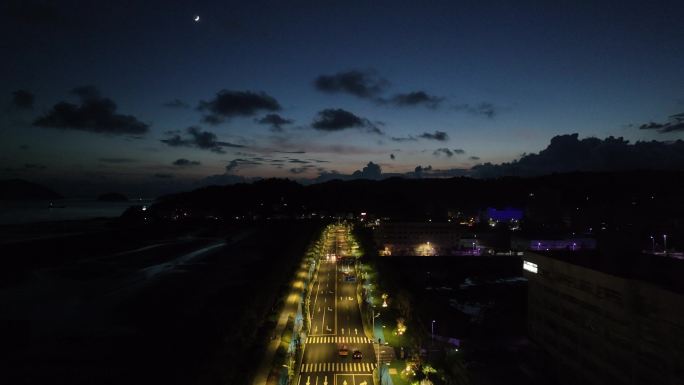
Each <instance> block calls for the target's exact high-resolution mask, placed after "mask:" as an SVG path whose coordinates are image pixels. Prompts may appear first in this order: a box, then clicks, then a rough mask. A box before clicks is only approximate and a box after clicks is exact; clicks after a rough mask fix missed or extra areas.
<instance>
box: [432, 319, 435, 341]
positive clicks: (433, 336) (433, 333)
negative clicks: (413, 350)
mask: <svg viewBox="0 0 684 385" xmlns="http://www.w3.org/2000/svg"><path fill="white" fill-rule="evenodd" d="M432 340H433V341H434V340H435V320H432Z"/></svg>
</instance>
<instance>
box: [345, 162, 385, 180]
mask: <svg viewBox="0 0 684 385" xmlns="http://www.w3.org/2000/svg"><path fill="white" fill-rule="evenodd" d="M381 177H382V168H381V167H380V165H379V164H376V163H373V162H368V164H367V165H366V167H364V168H363V169H361V170H356V171H354V172H353V173H352V178H360V179H380V178H381Z"/></svg>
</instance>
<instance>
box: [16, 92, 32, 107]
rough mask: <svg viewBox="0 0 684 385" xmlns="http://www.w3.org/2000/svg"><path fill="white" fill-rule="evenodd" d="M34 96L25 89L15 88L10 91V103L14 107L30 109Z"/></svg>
mask: <svg viewBox="0 0 684 385" xmlns="http://www.w3.org/2000/svg"><path fill="white" fill-rule="evenodd" d="M34 101H35V96H34V95H33V93H31V92H29V91H26V90H16V91H14V92H12V105H13V106H14V107H16V108H20V109H25V110H30V109H32V108H33V102H34Z"/></svg>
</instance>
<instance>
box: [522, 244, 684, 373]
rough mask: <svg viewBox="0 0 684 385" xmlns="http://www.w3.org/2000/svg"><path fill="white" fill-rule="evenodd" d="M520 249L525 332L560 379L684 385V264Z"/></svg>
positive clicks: (680, 262)
mask: <svg viewBox="0 0 684 385" xmlns="http://www.w3.org/2000/svg"><path fill="white" fill-rule="evenodd" d="M664 260H665V258H659V257H654V256H643V255H637V256H621V257H618V258H615V257H614V258H612V259H609V260H607V259H606V258H603V257H601V256H600V255H599V254H598V253H591V254H587V253H578V252H571V251H566V252H560V251H556V252H554V251H551V252H548V253H545V254H543V255H542V254H541V253H525V255H524V257H523V273H524V275H525V277H526V278H527V279H528V282H529V286H528V329H529V336H530V338H531V339H532V340H533V341H535V342H536V343H538V344H539V345H540V346H541V347H542V349H543V350H544V351H545V352H546V353H548V356H549V361H550V362H551V363H552V365H553V367H554V371H555V372H556V377H557V380H558V381H559V383H565V384H684V295H683V293H684V287H683V286H684V285H683V284H682V282H681V281H682V278H681V277H682V276H683V275H682V274H683V273H684V262H682V261H664Z"/></svg>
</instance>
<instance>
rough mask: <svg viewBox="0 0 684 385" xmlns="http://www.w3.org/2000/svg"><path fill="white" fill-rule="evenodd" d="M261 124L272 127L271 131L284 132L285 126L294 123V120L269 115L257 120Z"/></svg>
mask: <svg viewBox="0 0 684 385" xmlns="http://www.w3.org/2000/svg"><path fill="white" fill-rule="evenodd" d="M256 122H257V123H259V124H266V125H269V126H271V131H276V132H277V131H282V130H283V126H285V125H288V124H292V123H294V120H292V119H285V118H283V117H282V116H280V115H278V114H268V115H266V116H264V117H263V118H261V119H256Z"/></svg>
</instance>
